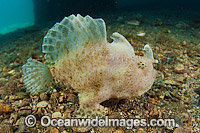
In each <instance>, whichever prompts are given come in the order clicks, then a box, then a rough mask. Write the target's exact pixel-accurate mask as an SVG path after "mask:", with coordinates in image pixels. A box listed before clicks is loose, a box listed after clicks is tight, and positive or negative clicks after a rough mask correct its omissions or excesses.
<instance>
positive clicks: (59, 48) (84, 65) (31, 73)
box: [23, 14, 157, 115]
mask: <svg viewBox="0 0 200 133" xmlns="http://www.w3.org/2000/svg"><path fill="white" fill-rule="evenodd" d="M111 39H113V42H112V43H109V42H108V41H107V33H106V26H105V22H104V21H103V20H102V19H93V18H91V17H90V16H86V17H82V16H81V15H79V14H78V15H77V16H74V15H71V16H69V17H65V18H64V19H63V20H62V21H61V22H60V23H56V24H55V25H54V26H53V27H52V28H51V29H50V30H49V31H48V32H47V34H46V36H45V37H44V40H43V44H42V51H43V53H44V54H45V59H46V61H47V63H46V64H43V63H41V62H39V61H36V60H34V59H32V58H29V59H28V60H27V63H26V64H25V65H23V74H24V77H23V81H24V84H25V86H26V88H27V90H28V91H29V92H31V93H32V94H38V93H40V92H45V91H47V90H48V89H49V88H50V86H51V82H52V79H56V80H57V81H59V82H61V83H62V84H64V85H65V86H66V87H71V88H73V89H75V90H76V91H77V92H78V94H79V104H80V109H79V112H81V113H84V114H87V115H98V114H104V113H106V112H107V109H106V108H105V107H103V106H102V105H100V103H101V102H103V101H105V100H108V99H110V98H119V99H121V98H130V97H133V96H140V95H142V94H143V93H145V92H146V91H148V90H149V89H150V88H151V86H152V84H153V82H154V79H155V77H156V70H154V68H153V63H157V60H155V59H154V58H153V52H152V50H151V48H150V46H149V45H148V44H147V45H145V47H144V50H145V51H146V54H145V56H144V57H141V56H137V55H135V52H134V48H133V47H132V46H131V45H130V43H129V42H128V41H127V40H126V39H125V37H123V36H122V35H121V34H119V33H117V32H115V33H113V35H112V36H111Z"/></svg>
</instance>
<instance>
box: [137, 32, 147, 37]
mask: <svg viewBox="0 0 200 133" xmlns="http://www.w3.org/2000/svg"><path fill="white" fill-rule="evenodd" d="M145 35H146V33H144V32H142V33H138V34H137V36H139V37H143V36H145Z"/></svg>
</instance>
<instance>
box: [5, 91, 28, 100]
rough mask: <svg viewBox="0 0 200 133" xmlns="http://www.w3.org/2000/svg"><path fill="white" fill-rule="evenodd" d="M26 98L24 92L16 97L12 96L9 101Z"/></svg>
mask: <svg viewBox="0 0 200 133" xmlns="http://www.w3.org/2000/svg"><path fill="white" fill-rule="evenodd" d="M25 97H26V93H24V92H18V93H16V94H15V95H11V96H10V97H9V100H18V99H23V98H25Z"/></svg>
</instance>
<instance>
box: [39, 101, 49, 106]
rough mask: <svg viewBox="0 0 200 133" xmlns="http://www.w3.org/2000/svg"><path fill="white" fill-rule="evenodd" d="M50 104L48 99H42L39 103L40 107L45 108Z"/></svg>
mask: <svg viewBox="0 0 200 133" xmlns="http://www.w3.org/2000/svg"><path fill="white" fill-rule="evenodd" d="M47 105H48V102H47V101H41V102H39V103H38V104H37V107H38V108H45V107H46V106H47Z"/></svg>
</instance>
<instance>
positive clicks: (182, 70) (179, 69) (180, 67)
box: [173, 64, 186, 74]
mask: <svg viewBox="0 0 200 133" xmlns="http://www.w3.org/2000/svg"><path fill="white" fill-rule="evenodd" d="M173 71H174V72H175V73H177V74H184V73H185V72H186V70H185V68H184V65H183V64H176V66H175V67H174V68H173Z"/></svg>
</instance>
